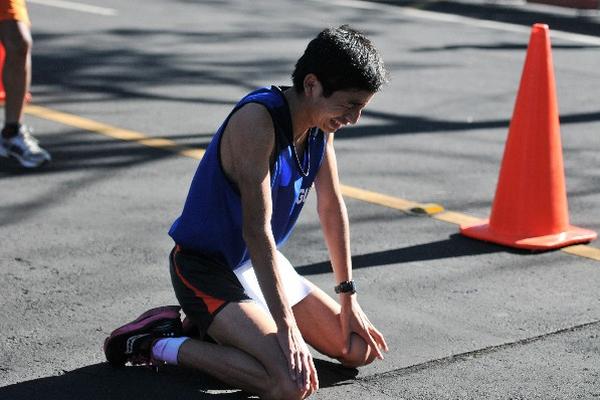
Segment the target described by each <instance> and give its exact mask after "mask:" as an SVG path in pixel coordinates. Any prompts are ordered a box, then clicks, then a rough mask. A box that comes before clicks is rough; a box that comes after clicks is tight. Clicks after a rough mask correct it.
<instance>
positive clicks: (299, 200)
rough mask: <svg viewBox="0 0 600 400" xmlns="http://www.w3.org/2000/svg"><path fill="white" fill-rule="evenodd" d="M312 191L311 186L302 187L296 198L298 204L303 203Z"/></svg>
mask: <svg viewBox="0 0 600 400" xmlns="http://www.w3.org/2000/svg"><path fill="white" fill-rule="evenodd" d="M309 193H310V187H307V188H304V189H300V193H298V198H297V199H296V204H302V203H304V202H305V201H306V198H307V197H308V194H309Z"/></svg>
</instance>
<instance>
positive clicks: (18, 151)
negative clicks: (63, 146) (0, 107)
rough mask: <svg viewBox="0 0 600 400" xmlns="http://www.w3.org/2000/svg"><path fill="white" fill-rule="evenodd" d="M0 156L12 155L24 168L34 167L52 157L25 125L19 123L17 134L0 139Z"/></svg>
mask: <svg viewBox="0 0 600 400" xmlns="http://www.w3.org/2000/svg"><path fill="white" fill-rule="evenodd" d="M0 156H3V157H13V158H15V159H17V161H19V163H21V165H22V166H24V167H25V168H36V167H39V166H40V165H42V164H44V163H46V162H48V161H50V160H51V159H52V157H50V154H49V153H48V152H47V151H46V150H44V149H43V148H41V147H40V145H39V144H38V141H37V140H36V139H35V138H34V137H33V136H32V135H31V132H29V129H28V128H27V126H25V125H21V128H20V129H19V134H18V135H17V136H15V137H12V138H10V139H4V138H2V139H1V140H0Z"/></svg>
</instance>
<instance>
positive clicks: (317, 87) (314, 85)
mask: <svg viewBox="0 0 600 400" xmlns="http://www.w3.org/2000/svg"><path fill="white" fill-rule="evenodd" d="M304 93H306V95H307V96H308V97H315V96H317V97H318V96H320V95H321V94H322V93H323V86H322V85H321V82H319V79H318V78H317V76H316V75H315V74H306V76H305V77H304Z"/></svg>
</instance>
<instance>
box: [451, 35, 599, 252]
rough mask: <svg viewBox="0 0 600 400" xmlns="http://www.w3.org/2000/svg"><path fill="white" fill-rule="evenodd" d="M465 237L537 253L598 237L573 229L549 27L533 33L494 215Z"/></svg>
mask: <svg viewBox="0 0 600 400" xmlns="http://www.w3.org/2000/svg"><path fill="white" fill-rule="evenodd" d="M460 232H461V233H462V234H463V235H465V236H468V237H471V238H475V239H481V240H485V241H489V242H494V243H499V244H502V245H506V246H511V247H518V248H525V249H535V250H548V249H555V248H559V247H564V246H567V245H571V244H575V243H583V242H589V241H591V240H594V239H595V238H596V236H597V235H596V232H594V231H590V230H587V229H582V228H578V227H575V226H572V225H569V215H568V207H567V195H566V189H565V176H564V168H563V159H562V146H561V141H560V127H559V121H558V106H557V102H556V88H555V84H554V69H553V66H552V53H551V48H550V37H549V32H548V25H544V24H535V25H534V26H533V28H532V31H531V38H530V40H529V47H528V49H527V57H526V59H525V67H524V68H523V75H522V76H521V84H520V87H519V92H518V94H517V100H516V103H515V109H514V111H513V117H512V120H511V123H510V128H509V131H508V139H507V142H506V148H505V150H504V157H503V159H502V165H501V167H500V177H499V179H498V186H497V188H496V196H495V197H494V203H493V205H492V213H491V216H490V218H489V220H484V221H480V222H477V223H474V224H467V225H461V227H460Z"/></svg>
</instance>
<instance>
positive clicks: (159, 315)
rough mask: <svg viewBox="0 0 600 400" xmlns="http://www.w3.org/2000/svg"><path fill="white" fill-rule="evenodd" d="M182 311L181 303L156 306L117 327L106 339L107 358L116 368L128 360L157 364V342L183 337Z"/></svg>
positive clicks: (143, 363) (105, 352)
mask: <svg viewBox="0 0 600 400" xmlns="http://www.w3.org/2000/svg"><path fill="white" fill-rule="evenodd" d="M179 310H180V307H179V306H164V307H158V308H153V309H152V310H148V311H146V312H145V313H143V314H142V315H140V316H139V317H138V318H137V319H136V320H135V321H132V322H130V323H128V324H125V325H123V326H121V327H120V328H117V329H115V330H114V331H113V332H112V333H111V334H110V336H109V337H107V338H106V340H104V354H105V355H106V360H108V362H109V363H110V364H111V365H113V366H115V367H122V366H123V365H125V364H126V363H127V362H129V363H131V364H132V365H154V362H153V360H152V344H153V343H154V341H155V340H157V339H160V338H168V337H177V336H181V319H180V318H181V317H180V315H179Z"/></svg>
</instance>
